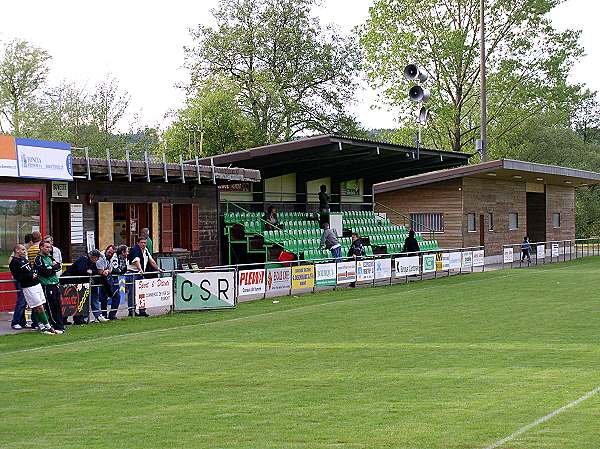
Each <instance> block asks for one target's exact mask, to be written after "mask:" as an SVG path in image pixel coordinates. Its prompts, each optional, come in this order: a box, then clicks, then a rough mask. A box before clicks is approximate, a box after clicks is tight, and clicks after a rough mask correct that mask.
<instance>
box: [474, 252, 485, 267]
mask: <svg viewBox="0 0 600 449" xmlns="http://www.w3.org/2000/svg"><path fill="white" fill-rule="evenodd" d="M484 264H485V252H484V251H483V250H482V249H480V250H477V251H473V266H474V267H483V265H484Z"/></svg>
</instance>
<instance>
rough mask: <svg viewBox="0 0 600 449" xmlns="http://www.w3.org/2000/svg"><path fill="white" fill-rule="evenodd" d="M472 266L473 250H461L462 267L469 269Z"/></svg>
mask: <svg viewBox="0 0 600 449" xmlns="http://www.w3.org/2000/svg"><path fill="white" fill-rule="evenodd" d="M472 267H473V251H463V253H462V269H463V270H470V269H471V268H472Z"/></svg>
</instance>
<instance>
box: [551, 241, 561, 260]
mask: <svg viewBox="0 0 600 449" xmlns="http://www.w3.org/2000/svg"><path fill="white" fill-rule="evenodd" d="M558 248H559V246H558V243H553V244H552V257H559V256H560V252H559V249H558Z"/></svg>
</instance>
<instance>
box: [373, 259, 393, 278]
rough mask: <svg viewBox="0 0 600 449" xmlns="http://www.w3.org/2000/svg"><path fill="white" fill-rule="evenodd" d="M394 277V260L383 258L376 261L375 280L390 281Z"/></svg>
mask: <svg viewBox="0 0 600 449" xmlns="http://www.w3.org/2000/svg"><path fill="white" fill-rule="evenodd" d="M391 277H392V259H391V258H387V257H386V258H381V259H376V260H375V279H389V278H391Z"/></svg>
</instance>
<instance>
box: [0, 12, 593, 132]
mask: <svg viewBox="0 0 600 449" xmlns="http://www.w3.org/2000/svg"><path fill="white" fill-rule="evenodd" d="M371 3H372V0H351V1H348V0H323V5H322V7H320V8H319V9H318V15H319V16H320V17H321V21H322V23H336V24H337V25H338V26H339V27H340V28H341V29H342V30H343V31H345V32H350V31H351V30H352V28H353V27H354V26H355V25H357V24H360V23H362V22H363V21H364V20H365V18H366V17H367V14H368V8H369V5H370V4H371ZM26 4H27V6H26V7H24V6H23V4H22V3H20V2H13V1H10V2H9V1H3V2H2V6H1V7H0V11H1V13H2V16H3V17H4V20H2V27H1V28H0V40H6V39H10V38H13V37H19V38H23V39H27V40H29V41H31V42H33V43H34V44H36V45H38V46H40V47H42V48H44V49H46V50H47V51H48V52H49V53H50V54H51V55H52V56H53V60H52V62H51V68H52V70H51V82H57V81H59V80H61V79H66V80H69V81H76V82H78V83H79V84H87V85H89V86H92V85H94V84H95V83H97V82H98V81H100V80H102V79H103V78H104V77H105V76H106V74H111V75H113V76H115V77H116V78H117V79H118V80H119V82H120V85H121V87H122V88H124V89H125V90H127V91H128V92H129V93H130V94H131V98H132V102H131V108H130V115H133V114H134V113H139V115H140V117H141V122H142V123H143V124H148V125H151V126H156V125H164V124H165V123H166V122H165V120H164V119H163V116H164V114H165V112H167V111H168V110H169V109H175V108H178V107H179V106H180V105H181V104H182V101H183V94H182V92H181V91H180V89H177V88H176V87H175V86H174V85H175V83H176V82H178V81H179V82H181V81H185V80H186V77H187V73H186V71H185V70H184V69H182V64H183V61H184V53H183V45H184V44H186V43H189V42H190V38H189V32H188V29H189V28H190V27H196V26H197V24H199V23H203V24H210V21H211V16H210V12H209V11H210V9H211V8H212V7H214V6H215V5H216V4H217V0H195V1H190V0H171V1H169V2H164V1H157V0H146V1H141V0H104V1H103V2H85V1H81V0H78V1H75V0H54V1H48V0H29V1H27V2H26ZM88 5H93V6H88ZM349 5H352V6H351V7H350V6H349ZM599 12H600V5H599V2H597V0H566V1H565V3H564V4H562V5H561V6H559V7H558V8H557V9H556V10H555V11H553V14H552V18H553V20H554V22H555V25H556V26H557V27H558V28H559V29H565V28H575V29H581V30H582V31H583V35H582V39H581V42H582V44H583V46H584V47H585V49H586V53H587V56H586V57H585V58H583V60H582V61H581V63H579V64H578V65H577V66H576V67H574V68H573V71H572V81H577V82H585V83H586V84H587V85H588V86H589V87H590V88H592V89H594V90H599V91H600V77H599V76H598V73H600V46H598V45H597V43H598V42H600V27H599V26H598V23H597V22H598V20H597V19H598V17H600V14H599ZM595 44H596V45H595ZM358 97H359V101H360V103H359V104H357V105H356V106H355V107H354V112H355V113H356V114H357V115H358V117H359V119H360V120H361V122H362V123H363V125H364V126H366V127H369V128H383V127H393V126H394V119H395V115H394V113H393V112H390V111H387V110H386V108H383V109H380V110H372V109H371V106H372V105H373V103H374V101H375V99H376V93H375V92H373V91H371V90H370V89H368V88H367V87H364V88H363V90H362V92H359V94H358ZM121 127H122V128H123V129H127V123H123V124H122V125H121Z"/></svg>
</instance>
